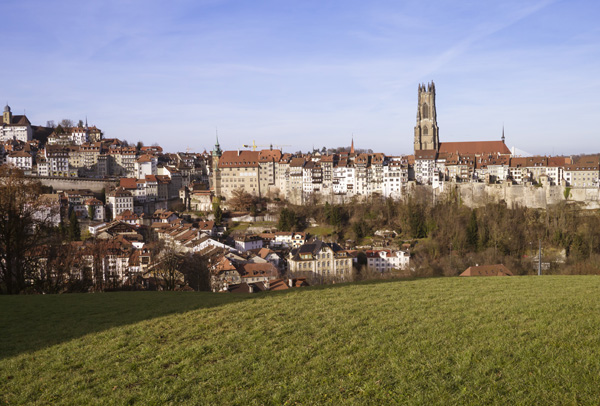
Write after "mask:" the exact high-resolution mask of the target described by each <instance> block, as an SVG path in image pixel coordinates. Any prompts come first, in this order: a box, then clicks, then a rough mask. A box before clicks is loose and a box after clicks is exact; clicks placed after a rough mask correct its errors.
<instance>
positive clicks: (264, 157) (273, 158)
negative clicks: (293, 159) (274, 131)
mask: <svg viewBox="0 0 600 406" xmlns="http://www.w3.org/2000/svg"><path fill="white" fill-rule="evenodd" d="M258 159H259V161H260V162H279V160H280V159H281V150H278V149H263V150H262V151H260V152H259V154H258Z"/></svg>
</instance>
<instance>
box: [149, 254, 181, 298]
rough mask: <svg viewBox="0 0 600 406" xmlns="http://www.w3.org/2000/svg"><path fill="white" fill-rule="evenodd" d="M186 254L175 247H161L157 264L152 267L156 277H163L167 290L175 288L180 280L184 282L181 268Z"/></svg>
mask: <svg viewBox="0 0 600 406" xmlns="http://www.w3.org/2000/svg"><path fill="white" fill-rule="evenodd" d="M184 260H185V256H184V255H183V254H182V253H180V252H179V251H177V250H176V249H175V248H173V247H169V246H163V247H162V248H161V249H160V254H159V255H158V260H157V262H156V265H155V266H154V268H153V269H152V271H153V274H154V276H155V277H156V278H159V279H162V281H163V282H164V286H165V289H166V290H175V288H176V287H177V285H178V282H183V273H182V272H181V269H182V267H183V262H184Z"/></svg>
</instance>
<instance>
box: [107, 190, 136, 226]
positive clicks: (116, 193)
mask: <svg viewBox="0 0 600 406" xmlns="http://www.w3.org/2000/svg"><path fill="white" fill-rule="evenodd" d="M106 199H107V201H108V207H109V208H110V212H111V214H112V219H113V220H114V219H115V217H117V216H119V215H121V213H123V212H124V211H126V210H129V211H131V212H132V213H133V196H132V195H131V193H130V192H128V191H126V190H123V189H115V190H113V191H112V192H110V193H108V194H107V195H106Z"/></svg>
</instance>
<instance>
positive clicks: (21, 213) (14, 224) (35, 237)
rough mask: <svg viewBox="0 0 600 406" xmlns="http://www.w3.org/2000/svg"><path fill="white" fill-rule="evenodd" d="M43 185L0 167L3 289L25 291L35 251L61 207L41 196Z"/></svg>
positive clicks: (0, 275)
mask: <svg viewBox="0 0 600 406" xmlns="http://www.w3.org/2000/svg"><path fill="white" fill-rule="evenodd" d="M40 194H41V185H40V183H39V182H34V181H31V180H29V179H27V178H25V176H24V175H23V172H22V171H20V170H18V169H15V168H7V167H5V166H2V167H0V291H2V292H6V293H9V294H14V293H19V292H21V291H23V290H24V289H25V288H26V287H27V286H28V285H29V284H30V282H31V281H32V280H34V279H35V274H36V272H37V269H38V268H37V266H36V263H35V260H34V259H33V255H32V254H33V253H34V251H35V250H36V248H37V247H39V246H40V245H41V244H42V243H43V241H44V239H45V238H46V237H47V236H48V235H49V232H50V229H51V221H50V220H51V219H52V218H53V217H54V216H55V215H56V212H57V210H58V208H56V207H53V206H48V205H46V204H45V202H43V201H41V199H40Z"/></svg>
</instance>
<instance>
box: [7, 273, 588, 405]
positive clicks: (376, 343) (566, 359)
mask: <svg viewBox="0 0 600 406" xmlns="http://www.w3.org/2000/svg"><path fill="white" fill-rule="evenodd" d="M599 288H600V278H598V277H542V278H536V277H514V278H470V279H469V278H445V279H428V280H416V281H401V282H390V283H375V284H359V285H346V286H336V287H329V288H321V289H315V288H312V289H299V290H294V291H289V292H284V293H268V294H260V295H253V296H247V297H240V296H234V295H211V294H197V293H187V294H184V293H151V292H147V293H133V294H132V293H115V294H97V295H91V294H90V295H64V296H38V297H2V298H0V307H1V308H2V309H3V311H2V314H1V316H0V325H1V326H2V334H1V335H2V337H1V339H2V348H1V349H0V350H1V351H2V353H1V355H2V357H3V359H0V403H1V402H4V403H6V404H19V403H21V404H32V403H40V404H42V403H78V404H90V403H95V404H110V403H116V404H123V403H125V404H127V403H130V404H132V403H140V404H142V403H143V404H149V403H150V404H152V403H155V404H156V403H165V402H173V403H181V402H184V403H189V404H240V405H247V404H257V405H260V404H295V403H298V404H323V403H331V404H339V403H340V402H346V403H356V404H389V403H390V402H394V403H396V402H398V403H415V404H432V403H433V404H442V403H446V404H456V403H462V404H465V403H472V404H481V403H491V404H575V403H583V404H597V402H598V399H599V398H600V299H599V297H600V296H599V293H600V290H599ZM207 301H210V303H207ZM230 301H231V302H230ZM165 308H166V309H167V310H164V309H165ZM177 308H179V309H181V311H177ZM119 309H122V311H118V310H119ZM174 312H175V313H174ZM171 313H173V314H171ZM165 314H167V316H164V315H165ZM159 316H161V317H159ZM151 317H153V318H151ZM90 319H92V320H96V321H100V325H98V323H90V322H88V321H86V320H90ZM109 319H117V320H115V321H114V322H112V323H109V322H108V320H109ZM103 323H104V324H103ZM69 326H71V327H69ZM112 326H114V327H112ZM86 329H90V331H91V333H90V334H88V335H82V334H83V333H85V330H86ZM65 330H66V331H65ZM46 337H48V342H45V340H46ZM11 341H18V343H17V344H15V345H13V346H11V347H8V348H9V351H6V348H7V347H6V342H11ZM31 343H33V344H31Z"/></svg>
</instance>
